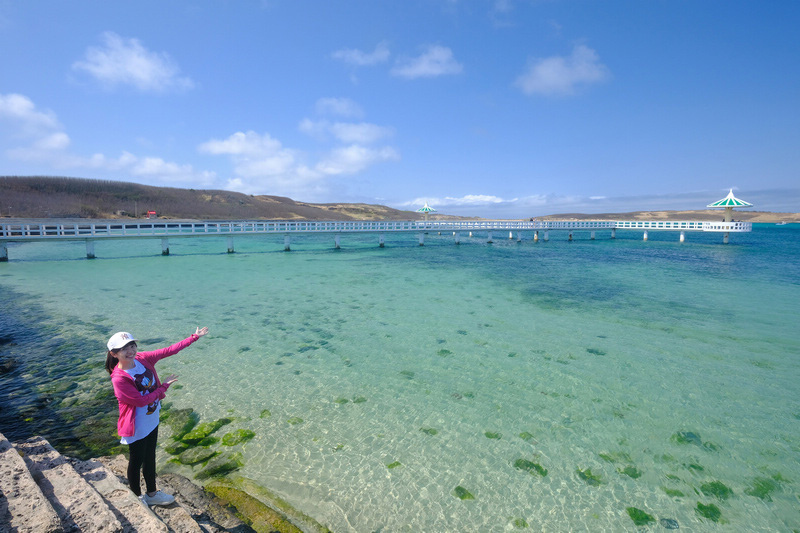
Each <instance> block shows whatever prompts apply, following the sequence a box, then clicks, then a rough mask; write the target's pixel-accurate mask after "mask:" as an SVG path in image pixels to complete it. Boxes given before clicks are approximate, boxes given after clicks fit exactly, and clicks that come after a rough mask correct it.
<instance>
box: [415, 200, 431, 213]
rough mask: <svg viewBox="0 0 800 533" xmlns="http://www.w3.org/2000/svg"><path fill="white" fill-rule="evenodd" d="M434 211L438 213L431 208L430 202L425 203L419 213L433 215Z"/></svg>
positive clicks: (418, 210)
mask: <svg viewBox="0 0 800 533" xmlns="http://www.w3.org/2000/svg"><path fill="white" fill-rule="evenodd" d="M433 211H436V209H434V208H432V207H431V206H429V205H428V202H425V205H423V206H422V207H420V208H419V209H417V212H418V213H432V212H433Z"/></svg>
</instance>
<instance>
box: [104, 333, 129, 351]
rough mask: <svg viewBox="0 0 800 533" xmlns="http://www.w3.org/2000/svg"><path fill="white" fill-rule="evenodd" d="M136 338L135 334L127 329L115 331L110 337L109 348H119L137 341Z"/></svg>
mask: <svg viewBox="0 0 800 533" xmlns="http://www.w3.org/2000/svg"><path fill="white" fill-rule="evenodd" d="M135 341H136V339H134V338H133V335H131V334H130V333H128V332H126V331H120V332H119V333H114V334H113V335H112V336H111V338H110V339H108V344H107V346H108V349H109V350H119V349H120V348H122V347H123V346H125V345H126V344H128V343H129V342H135Z"/></svg>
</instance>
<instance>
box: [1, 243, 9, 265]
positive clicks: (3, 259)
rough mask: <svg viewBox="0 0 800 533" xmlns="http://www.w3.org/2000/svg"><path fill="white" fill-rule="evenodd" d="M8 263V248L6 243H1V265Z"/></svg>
mask: <svg viewBox="0 0 800 533" xmlns="http://www.w3.org/2000/svg"><path fill="white" fill-rule="evenodd" d="M7 261H8V246H7V245H6V241H0V263H5V262H7Z"/></svg>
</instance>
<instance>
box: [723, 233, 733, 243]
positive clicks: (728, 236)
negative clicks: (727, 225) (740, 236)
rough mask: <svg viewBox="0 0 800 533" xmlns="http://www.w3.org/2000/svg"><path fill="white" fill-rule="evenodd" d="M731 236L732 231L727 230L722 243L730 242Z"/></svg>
mask: <svg viewBox="0 0 800 533" xmlns="http://www.w3.org/2000/svg"><path fill="white" fill-rule="evenodd" d="M730 236H731V234H730V233H728V232H725V235H723V236H722V244H728V241H729V240H730Z"/></svg>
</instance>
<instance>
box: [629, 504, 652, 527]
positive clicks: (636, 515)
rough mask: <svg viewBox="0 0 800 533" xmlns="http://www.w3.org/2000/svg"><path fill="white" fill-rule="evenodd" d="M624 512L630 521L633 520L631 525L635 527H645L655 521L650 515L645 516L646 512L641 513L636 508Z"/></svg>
mask: <svg viewBox="0 0 800 533" xmlns="http://www.w3.org/2000/svg"><path fill="white" fill-rule="evenodd" d="M626 511H628V516H630V517H631V520H633V523H634V524H635V525H637V526H646V525H647V524H650V523H652V522H655V521H656V519H655V518H653V516H652V515H650V514H647V513H646V512H644V511H642V510H641V509H637V508H636V507H628V508H627V509H626Z"/></svg>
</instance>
